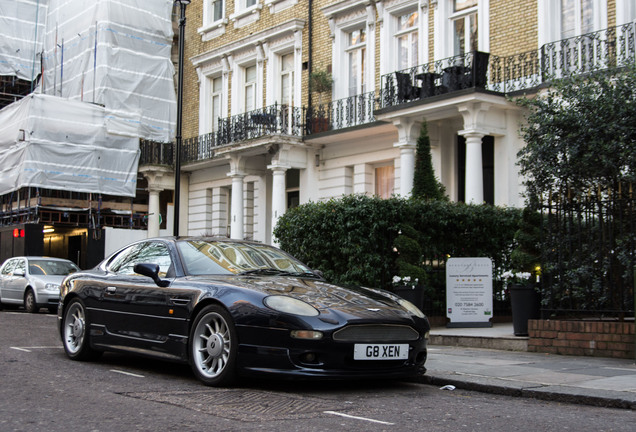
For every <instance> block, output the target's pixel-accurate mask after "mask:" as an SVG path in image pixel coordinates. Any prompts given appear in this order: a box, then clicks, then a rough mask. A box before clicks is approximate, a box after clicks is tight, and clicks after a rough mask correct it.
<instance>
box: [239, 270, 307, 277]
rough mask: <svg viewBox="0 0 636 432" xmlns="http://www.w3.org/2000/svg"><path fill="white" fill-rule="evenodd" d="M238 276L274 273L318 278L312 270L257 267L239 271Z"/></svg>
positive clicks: (276, 274)
mask: <svg viewBox="0 0 636 432" xmlns="http://www.w3.org/2000/svg"><path fill="white" fill-rule="evenodd" d="M239 275H240V276H245V275H275V276H295V277H312V278H320V276H318V275H317V274H315V273H312V272H290V271H285V270H279V269H275V268H257V269H252V270H245V271H242V272H240V273H239Z"/></svg>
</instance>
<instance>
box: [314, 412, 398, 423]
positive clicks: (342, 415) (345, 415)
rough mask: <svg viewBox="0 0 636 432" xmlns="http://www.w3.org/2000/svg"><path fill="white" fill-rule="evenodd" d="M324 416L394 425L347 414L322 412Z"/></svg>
mask: <svg viewBox="0 0 636 432" xmlns="http://www.w3.org/2000/svg"><path fill="white" fill-rule="evenodd" d="M323 412H324V413H325V414H333V415H337V416H340V417H346V418H350V419H355V420H364V421H368V422H371V423H380V424H384V425H394V424H395V423H389V422H385V421H381V420H375V419H370V418H366V417H358V416H352V415H349V414H343V413H339V412H337V411H323Z"/></svg>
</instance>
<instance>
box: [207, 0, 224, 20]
mask: <svg viewBox="0 0 636 432" xmlns="http://www.w3.org/2000/svg"><path fill="white" fill-rule="evenodd" d="M210 2H211V4H210V8H209V12H208V13H209V18H208V20H209V21H208V22H210V23H213V22H217V21H220V20H222V19H223V18H224V16H225V0H210Z"/></svg>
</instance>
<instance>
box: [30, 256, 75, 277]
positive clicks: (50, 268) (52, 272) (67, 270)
mask: <svg viewBox="0 0 636 432" xmlns="http://www.w3.org/2000/svg"><path fill="white" fill-rule="evenodd" d="M78 270H79V267H77V266H76V265H75V264H73V263H72V262H70V261H57V260H46V259H42V260H29V273H30V274H32V275H45V276H65V275H67V274H71V273H75V272H76V271H78Z"/></svg>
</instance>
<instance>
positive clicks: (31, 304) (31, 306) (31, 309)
mask: <svg viewBox="0 0 636 432" xmlns="http://www.w3.org/2000/svg"><path fill="white" fill-rule="evenodd" d="M24 309H25V310H26V311H27V312H28V313H38V312H39V311H40V308H39V307H38V304H37V302H36V301H35V293H34V292H33V290H32V289H31V288H29V289H27V292H26V294H24Z"/></svg>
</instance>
